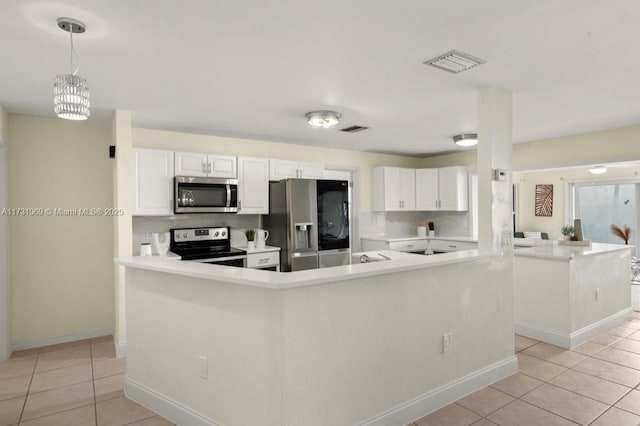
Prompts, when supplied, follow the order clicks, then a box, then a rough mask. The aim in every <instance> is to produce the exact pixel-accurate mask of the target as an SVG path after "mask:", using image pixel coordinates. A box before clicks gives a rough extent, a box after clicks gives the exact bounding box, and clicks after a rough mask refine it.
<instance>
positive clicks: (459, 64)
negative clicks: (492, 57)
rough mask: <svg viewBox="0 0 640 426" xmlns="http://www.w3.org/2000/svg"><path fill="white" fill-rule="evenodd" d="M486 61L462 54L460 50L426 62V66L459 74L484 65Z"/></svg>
mask: <svg viewBox="0 0 640 426" xmlns="http://www.w3.org/2000/svg"><path fill="white" fill-rule="evenodd" d="M485 62H487V61H485V60H483V59H480V58H476V57H475V56H472V55H469V54H468V53H464V52H460V51H458V50H452V51H451V52H447V53H445V54H444V55H440V56H438V57H437V58H433V59H429V60H428V61H424V62H423V63H424V64H425V65H431V66H432V67H436V68H440V69H441V70H444V71H448V72H451V73H454V74H457V73H459V72H462V71H466V70H468V69H471V68H473V67H477V66H478V65H481V64H484V63H485Z"/></svg>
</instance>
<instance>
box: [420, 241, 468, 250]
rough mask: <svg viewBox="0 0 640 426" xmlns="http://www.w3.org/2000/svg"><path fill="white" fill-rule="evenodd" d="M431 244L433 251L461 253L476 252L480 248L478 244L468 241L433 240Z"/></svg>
mask: <svg viewBox="0 0 640 426" xmlns="http://www.w3.org/2000/svg"><path fill="white" fill-rule="evenodd" d="M430 243H431V247H430V248H431V250H433V251H461V250H474V249H477V248H478V244H477V243H473V242H468V241H452V240H431V241H430Z"/></svg>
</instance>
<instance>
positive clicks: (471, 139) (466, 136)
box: [453, 133, 478, 147]
mask: <svg viewBox="0 0 640 426" xmlns="http://www.w3.org/2000/svg"><path fill="white" fill-rule="evenodd" d="M453 141H454V142H455V143H456V145H458V146H463V147H470V146H474V145H476V144H477V143H478V134H477V133H463V134H461V135H455V136H454V137H453Z"/></svg>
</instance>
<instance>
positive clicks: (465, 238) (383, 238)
mask: <svg viewBox="0 0 640 426" xmlns="http://www.w3.org/2000/svg"><path fill="white" fill-rule="evenodd" d="M362 239H363V240H372V241H385V242H388V243H393V242H397V241H416V240H446V241H462V242H468V243H477V242H478V238H474V237H468V236H446V235H436V236H433V237H429V236H426V237H418V236H417V235H407V236H402V235H397V236H389V235H366V236H364V237H362Z"/></svg>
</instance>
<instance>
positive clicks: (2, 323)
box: [0, 106, 11, 361]
mask: <svg viewBox="0 0 640 426" xmlns="http://www.w3.org/2000/svg"><path fill="white" fill-rule="evenodd" d="M8 122H9V118H8V116H7V113H6V111H5V110H4V108H2V106H0V210H2V209H5V208H8V207H9V184H8V181H9V170H8V168H9V159H8V153H7V143H8V133H9V131H8V127H9V124H8ZM10 356H11V291H10V282H9V217H8V215H5V214H2V215H0V361H3V360H5V359H8V358H9V357H10Z"/></svg>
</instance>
